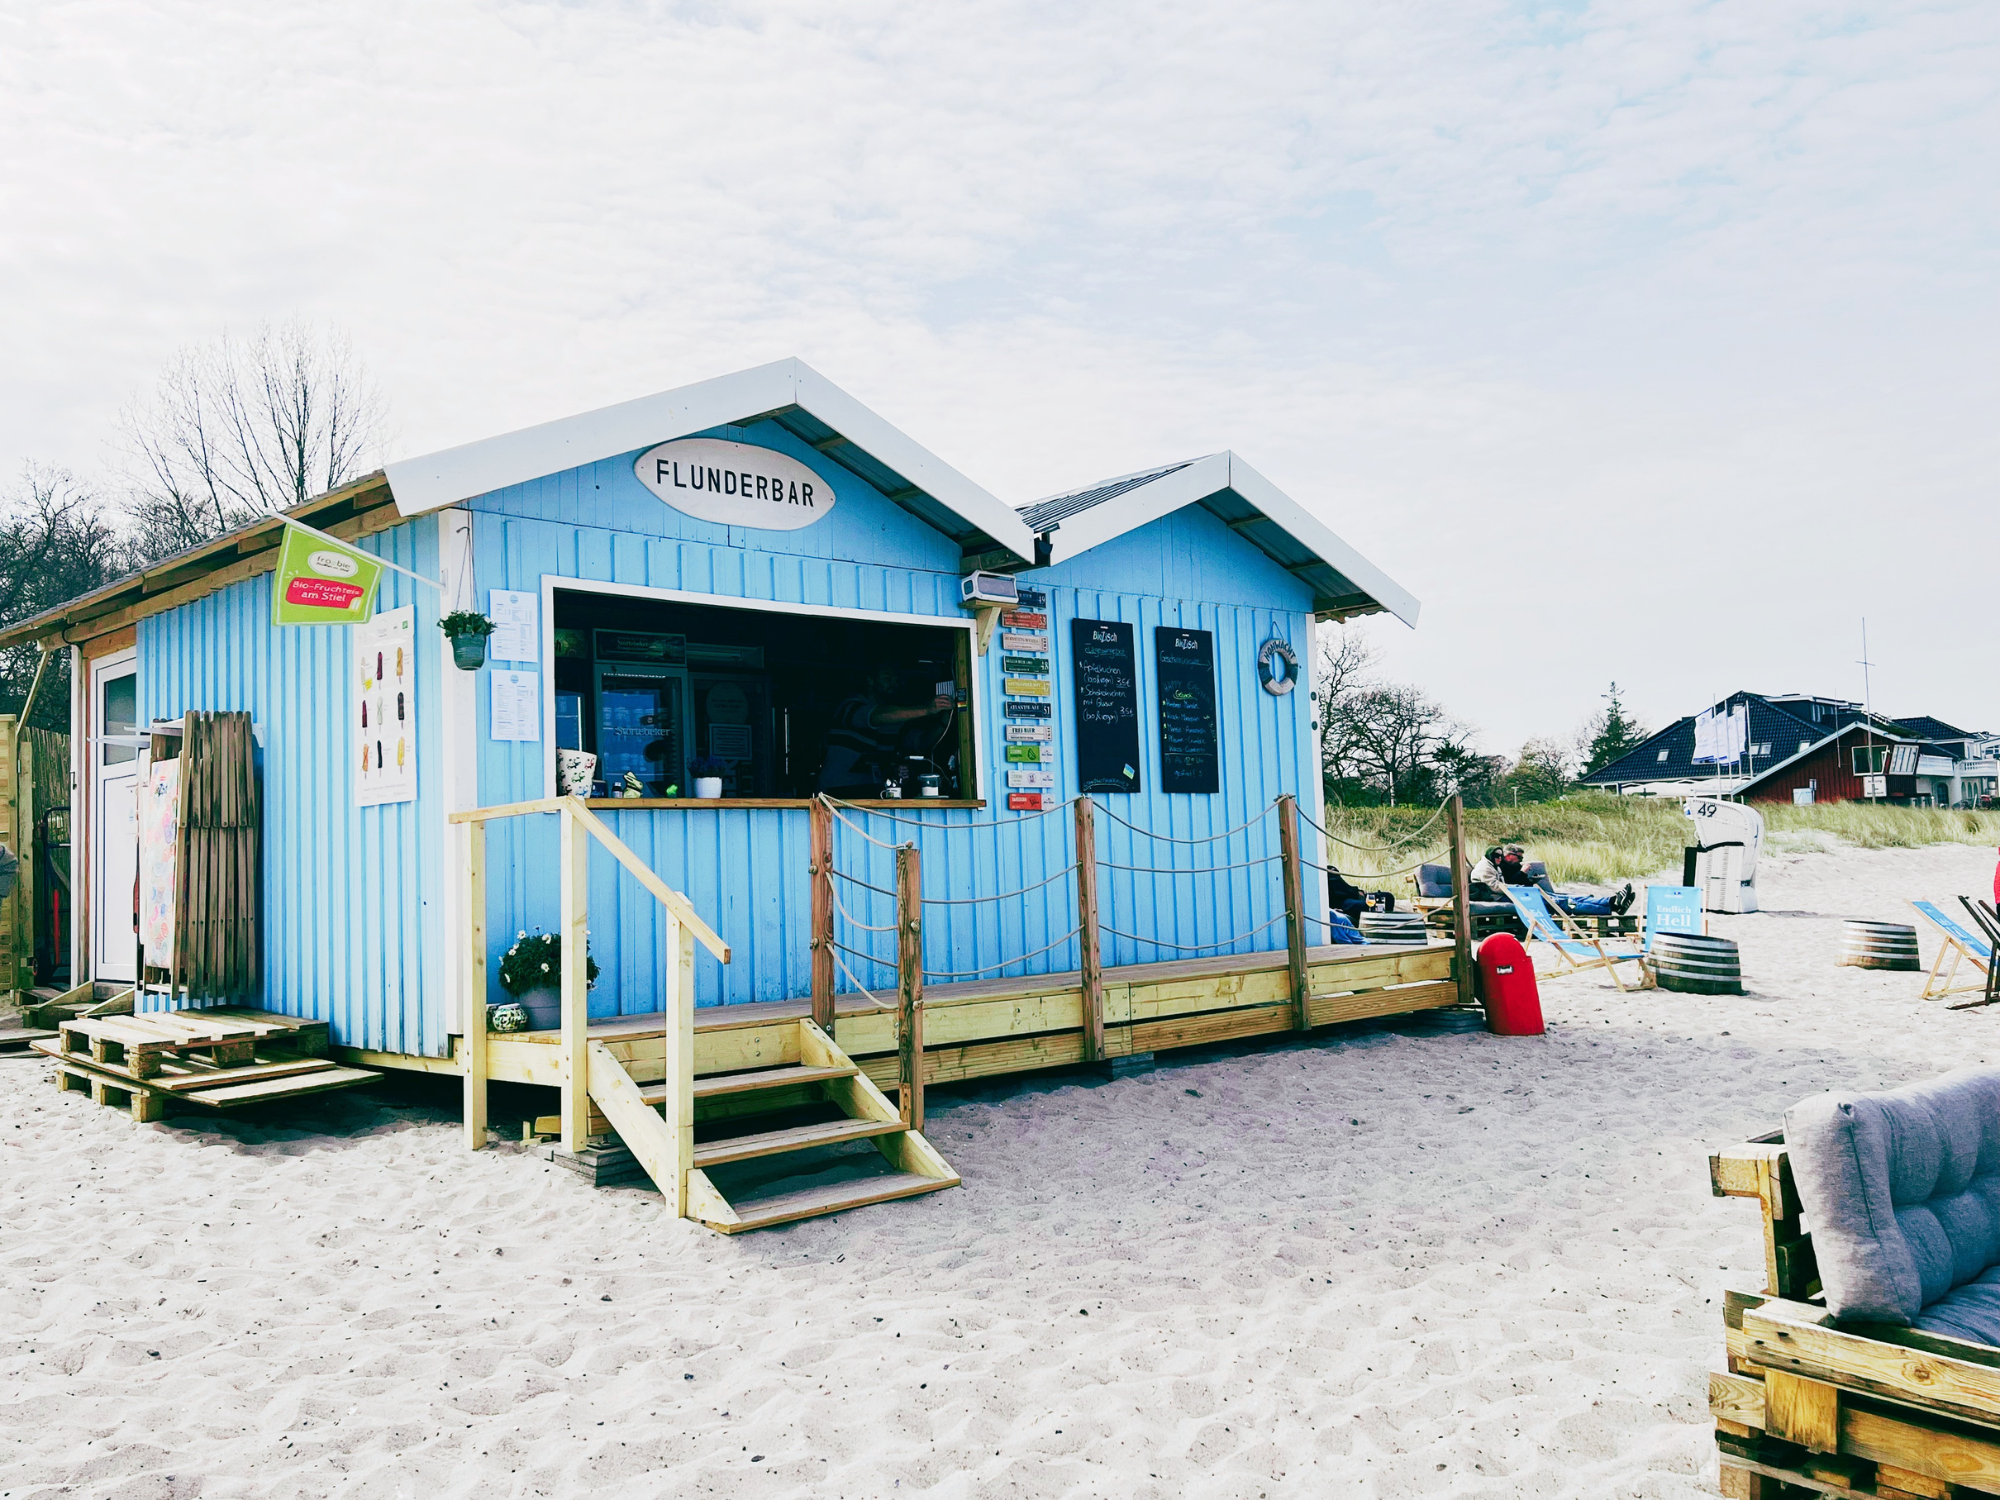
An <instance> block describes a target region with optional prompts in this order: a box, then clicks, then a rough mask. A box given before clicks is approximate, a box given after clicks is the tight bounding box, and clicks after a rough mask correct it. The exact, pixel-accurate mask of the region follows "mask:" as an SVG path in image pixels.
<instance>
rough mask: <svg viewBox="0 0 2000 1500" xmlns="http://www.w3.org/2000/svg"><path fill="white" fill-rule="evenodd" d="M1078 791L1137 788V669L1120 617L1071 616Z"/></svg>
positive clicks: (1127, 628)
mask: <svg viewBox="0 0 2000 1500" xmlns="http://www.w3.org/2000/svg"><path fill="white" fill-rule="evenodd" d="M1069 645H1070V670H1071V676H1072V678H1073V680H1074V681H1075V684H1076V777H1077V790H1078V791H1079V792H1085V793H1094V792H1136V791H1138V790H1139V669H1138V664H1137V662H1136V661H1135V660H1134V658H1133V654H1132V627H1131V626H1130V625H1127V624H1126V623H1124V622H1123V621H1122V620H1071V621H1070V623H1069Z"/></svg>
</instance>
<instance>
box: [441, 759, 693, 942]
mask: <svg viewBox="0 0 2000 1500" xmlns="http://www.w3.org/2000/svg"><path fill="white" fill-rule="evenodd" d="M559 812H568V813H571V814H573V815H574V816H575V817H576V820H577V821H578V822H579V823H581V824H582V825H583V826H584V827H585V828H587V829H588V830H590V836H591V837H592V838H594V839H596V840H597V842H598V843H600V844H602V845H603V846H604V848H605V852H606V853H608V854H609V855H610V856H611V857H612V858H613V859H615V860H617V861H618V863H619V864H621V865H623V866H624V867H625V868H626V869H628V870H630V871H631V872H632V875H633V877H634V878H635V879H636V880H637V881H638V882H639V884H641V885H643V886H644V887H645V888H646V889H647V890H648V891H649V892H651V893H652V895H653V898H654V899H655V900H657V901H658V902H659V903H660V904H661V905H662V906H664V907H666V909H667V910H668V911H670V912H672V913H673V914H674V915H675V916H676V917H677V918H679V919H680V921H681V922H682V923H683V924H684V925H685V926H686V927H687V928H688V930H689V931H690V932H692V933H693V934H694V935H695V937H696V938H697V939H699V940H700V943H701V945H702V947H704V948H706V949H707V950H708V951H709V952H710V953H713V954H714V955H715V956H716V957H717V958H718V959H720V960H721V961H722V962H723V963H728V962H729V944H727V943H725V942H723V940H722V939H721V937H720V936H719V935H718V934H717V933H716V931H715V929H714V928H713V927H710V926H709V925H708V923H706V922H704V921H703V920H702V919H701V913H699V912H697V911H696V910H695V909H694V907H693V906H692V905H691V904H690V903H689V901H688V899H687V897H685V896H683V895H682V894H681V893H680V892H679V891H677V890H675V889H674V888H673V887H672V886H670V885H668V884H667V883H666V882H665V881H664V880H662V879H660V877H659V876H658V875H656V874H654V873H653V871H652V869H651V868H650V867H649V866H648V865H647V864H646V862H645V861H644V860H642V859H641V858H639V856H638V855H636V854H634V853H633V852H632V851H631V850H630V849H628V848H627V847H626V846H625V841H624V840H623V839H621V838H619V837H618V835H617V834H615V833H613V832H612V831H611V830H610V829H609V828H607V827H606V826H605V824H604V820H603V819H602V818H600V817H598V816H597V814H596V813H594V812H592V811H591V810H590V809H589V808H588V807H586V806H584V803H583V799H582V798H581V797H537V798H536V799H535V800H534V801H532V802H507V803H503V804H502V805H500V806H498V807H469V808H467V809H466V810H465V811H464V812H455V813H452V814H451V815H450V817H449V819H448V821H450V822H453V823H489V822H491V821H492V820H493V819H495V818H520V817H526V816H528V815H529V814H532V813H559Z"/></svg>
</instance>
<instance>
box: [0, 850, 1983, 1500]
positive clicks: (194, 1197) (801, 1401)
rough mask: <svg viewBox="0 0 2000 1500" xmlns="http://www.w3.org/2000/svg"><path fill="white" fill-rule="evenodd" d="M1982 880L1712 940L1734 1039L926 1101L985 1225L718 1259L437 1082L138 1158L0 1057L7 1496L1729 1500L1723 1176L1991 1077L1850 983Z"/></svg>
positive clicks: (1677, 1007)
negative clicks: (1942, 903)
mask: <svg viewBox="0 0 2000 1500" xmlns="http://www.w3.org/2000/svg"><path fill="white" fill-rule="evenodd" d="M1992 870H1993V854H1992V851H1990V850H1980V849H1975V848H1962V847H1941V848H1935V849H1927V850H1917V851H1908V850H1901V851H1886V852H1879V853H1866V852H1849V853H1845V854H1841V855H1838V856H1828V855H1810V856H1791V857H1784V856H1780V857H1775V858H1772V859H1770V860H1768V861H1767V864H1766V867H1765V870H1764V877H1763V881H1762V887H1763V899H1764V904H1765V906H1766V907H1767V908H1768V909H1767V911H1766V912H1765V913H1763V914H1761V915H1758V916H1753V917H1743V918H1717V919H1715V920H1716V926H1715V929H1714V930H1716V931H1718V932H1720V933H1722V934H1724V935H1727V936H1733V937H1736V938H1738V939H1739V940H1740V942H1741V944H1742V948H1743V955H1744V968H1745V972H1746V975H1747V977H1748V981H1749V985H1750V988H1751V990H1752V993H1751V994H1750V995H1749V996H1748V997H1746V998H1741V999H1735V998H1730V999H1698V998H1694V997H1689V996H1679V995H1669V994H1662V993H1658V992H1654V993H1648V994H1640V995H1633V996H1630V997H1626V996H1621V995H1619V994H1617V993H1616V992H1615V991H1613V990H1612V989H1610V988H1609V987H1608V986H1607V985H1605V984H1603V983H1602V982H1600V981H1599V980H1596V979H1594V978H1581V977H1573V978H1567V979H1561V980H1556V981H1552V982H1549V983H1548V984H1546V985H1545V986H1544V990H1543V998H1544V1004H1545V1006H1546V1007H1547V1010H1548V1013H1549V1019H1550V1023H1551V1024H1550V1031H1549V1034H1548V1035H1547V1036H1546V1037H1543V1038H1539V1039H1500V1038H1494V1037H1489V1036H1486V1035H1483V1034H1475V1035H1444V1036H1431V1035H1418V1034H1414V1033H1413V1034H1401V1033H1399V1032H1397V1031H1394V1030H1390V1029H1381V1028H1373V1029H1368V1028H1364V1029H1353V1030H1348V1031H1345V1032H1341V1033H1336V1034H1332V1035H1327V1036H1325V1037H1323V1038H1321V1037H1316V1038H1315V1039H1313V1040H1312V1041H1311V1042H1309V1043H1306V1044H1303V1045H1279V1046H1271V1047H1264V1048H1257V1049H1237V1050H1231V1051H1210V1052H1206V1053H1202V1054H1195V1055H1186V1054H1183V1055H1181V1057H1179V1058H1178V1059H1177V1060H1174V1061H1171V1062H1169V1063H1168V1064H1167V1065H1165V1066H1162V1067H1161V1068H1160V1069H1159V1070H1158V1071H1157V1072H1156V1073H1153V1074H1151V1075H1149V1076H1141V1077H1134V1078H1128V1079H1124V1080H1121V1081H1118V1082H1115V1083H1104V1084H1092V1083H1088V1082H1082V1081H1079V1080H1078V1079H1077V1078H1075V1077H1073V1076H1050V1077H1046V1078H1043V1079H1040V1080H1034V1081H1025V1082H1016V1083H1013V1084H1010V1085H1008V1086H1005V1087H1000V1086H994V1087H981V1088H972V1089H957V1090H946V1089H940V1090H936V1091H934V1092H933V1094H932V1095H931V1111H932V1127H931V1136H932V1139H933V1140H934V1141H935V1142H936V1143H937V1144H938V1145H939V1147H940V1148H941V1149H942V1150H944V1151H945V1153H946V1154H947V1155H948V1156H949V1157H950V1159H951V1160H952V1162H953V1163H954V1164H955V1165H956V1166H957V1167H958V1169H959V1171H960V1172H961V1173H963V1174H964V1177H965V1181H966V1186H965V1187H964V1188H962V1189H959V1190H956V1191H952V1192H947V1193H941V1194H937V1195H935V1196H932V1197H928V1198H923V1199H918V1200H915V1201H913V1202H909V1203H903V1204H889V1205H883V1206H880V1207H876V1208H871V1209H866V1210H862V1211H859V1212H856V1213H851V1214H848V1215H845V1216H842V1217H840V1218H836V1219H833V1220H821V1221H817V1222H813V1223H808V1224H805V1225H801V1226H796V1227H793V1228H791V1229H788V1230H775V1231H768V1232H765V1233H762V1234H753V1235H745V1236H742V1237H739V1238H736V1239H726V1238H724V1237H722V1236H719V1235H715V1234H711V1233H709V1232H708V1231H706V1230H702V1229H699V1228H695V1227H693V1226H690V1225H685V1224H677V1223H673V1222H669V1221H667V1220H664V1219H663V1218H662V1217H661V1215H660V1210H659V1201H658V1199H657V1197H655V1196H654V1195H652V1194H649V1193H642V1192H639V1191H636V1190H617V1191H594V1190H592V1189H589V1188H587V1187H584V1186H583V1185H581V1183H580V1182H579V1181H578V1179H576V1178H574V1177H572V1176H570V1175H569V1174H567V1173H565V1172H562V1171H560V1170H559V1169H556V1168H553V1167H550V1166H548V1165H547V1164H545V1163H542V1162H539V1161H536V1160H534V1159H533V1158H532V1157H531V1156H529V1155H527V1154H526V1153H525V1152H523V1151H520V1150H518V1149H506V1150H494V1151H489V1152H485V1153H481V1154H478V1155H473V1154H469V1153H466V1152H464V1151H462V1150H460V1149H459V1147H458V1138H457V1134H456V1130H455V1126H454V1123H453V1118H452V1116H451V1114H450V1113H449V1110H450V1106H451V1096H450V1094H449V1093H429V1094H427V1093H425V1092H424V1090H423V1087H422V1086H421V1085H418V1084H403V1085H399V1086H396V1087H393V1088H391V1089H388V1090H384V1091H378V1095H379V1097H377V1098H376V1099H372V1100H371V1099H369V1098H367V1097H365V1096H362V1095H352V1096H345V1097H341V1098H335V1099H332V1100H329V1101H327V1102H324V1103H322V1104H320V1105H318V1106H316V1107H313V1108H312V1109H311V1110H310V1112H309V1113H304V1114H299V1115H295V1116H294V1117H293V1118H292V1120H291V1123H290V1124H289V1125H287V1126H282V1127H281V1126H278V1125H274V1124H263V1125H258V1124H250V1123H242V1122H238V1123H232V1124H230V1125H227V1126H221V1127H218V1126H215V1125H212V1124H207V1125H205V1124H204V1122H202V1121H199V1120H188V1119H176V1120H174V1121H172V1122H168V1123H166V1124H160V1125H146V1126H135V1125H133V1124H132V1122H131V1121H130V1120H129V1119H128V1118H126V1117H124V1116H123V1115H121V1114H118V1113H116V1112H113V1111H111V1110H107V1109H101V1108H98V1107H96V1106H94V1105H92V1104H91V1103H90V1102H89V1101H88V1100H87V1099H83V1098H81V1097H79V1096H76V1095H59V1094H58V1093H57V1092H56V1091H55V1089H54V1088H53V1087H52V1086H51V1085H50V1084H49V1083H48V1082H47V1081H46V1078H45V1074H46V1071H47V1069H46V1064H44V1063H42V1062H40V1061H39V1060H29V1059H23V1058H18V1057H15V1058H7V1059H4V1060H0V1495H4V1496H5V1497H6V1500H25V1497H31V1496H32V1497H43V1496H51V1497H52V1496H58V1495H60V1496H114V1497H132V1500H138V1497H148V1500H166V1497H174V1500H185V1497H193V1496H204V1497H214V1500H220V1497H237V1496H242V1497H252V1496H254V1497H259V1500H265V1497H272V1500H275V1497H292V1496H299V1497H305V1496H325V1495H343V1496H345V1495H352V1496H371V1497H372V1496H417V1497H423V1500H443V1497H447V1496H454V1497H455V1496H474V1495H477V1496H528V1495H560V1496H575V1495H585V1494H594V1493H606V1494H609V1493H614V1492H615V1493H616V1494H618V1495H620V1496H631V1497H650V1496H684V1495H711V1494H713V1495H725V1496H736V1495H746V1496H760V1497H764V1496H779V1495H793V1494H810V1495H827V1496H834V1495H839V1496H877V1495H902V1494H934V1495H939V1496H951V1497H961V1496H965V1497H970V1496H981V1497H984V1496H995V1497H998V1496H1045V1495H1064V1496H1069V1495H1076V1496H1083V1495H1106V1496H1113V1495H1116V1496H1169V1495H1172V1496H1179V1495H1200V1496H1205V1497H1206V1496H1218V1497H1221V1496H1227V1497H1236V1496H1241V1497H1246V1500H1266V1497H1274V1496H1279V1495H1315V1496H1317V1495H1331V1494H1339V1495H1343V1496H1367V1497H1375V1496H1381V1497H1389V1496H1404V1495H1454V1496H1482V1497H1487V1496H1490V1497H1500V1496H1521V1497H1526V1496H1552V1495H1576V1496H1584V1495H1588V1496H1593V1497H1605V1496H1645V1497H1679V1496H1692V1495H1702V1494H1712V1493H1714V1476H1715V1459H1714V1448H1713V1445H1712V1440H1711V1437H1710V1429H1709V1425H1708V1419H1707V1412H1706V1407H1705V1401H1706V1394H1705V1380H1704V1377H1705V1373H1706V1371H1708V1370H1709V1369H1710V1368H1711V1367H1714V1366H1716V1365H1718V1364H1719V1362H1720V1359H1721V1342H1722V1341H1721V1316H1720V1300H1719V1299H1720V1294H1721V1288H1722V1287H1723V1286H1724V1285H1726V1284H1739V1285H1744V1286H1755V1285H1756V1284H1757V1282H1758V1279H1759V1277H1758V1269H1757V1267H1758V1259H1759V1256H1758V1249H1757V1238H1756V1230H1755V1222H1754V1213H1753V1210H1752V1209H1751V1208H1750V1207H1749V1206H1748V1205H1746V1204H1743V1203H1741V1202H1738V1201H1735V1200H1718V1199H1714V1198H1711V1197H1710V1196H1709V1192H1708V1183H1707V1175H1706V1174H1707V1167H1706V1160H1705V1154H1706V1152H1707V1151H1708V1150H1709V1149H1710V1148H1711V1147H1713V1146H1716V1145H1719V1144H1725V1143H1728V1142H1730V1141H1733V1140H1736V1139H1739V1138H1741V1137H1742V1136H1743V1135H1745V1134H1746V1133H1751V1132H1755V1131H1758V1130H1761V1129H1765V1128H1768V1127H1770V1126H1772V1125H1774V1124H1775V1123H1777V1121H1778V1119H1779V1116H1780V1115H1781V1113H1782V1111H1783V1110H1784V1108H1785V1106H1786V1105H1787V1104H1789V1103H1791V1102H1793V1101H1795V1100H1796V1099H1798V1098H1799V1097H1800V1096H1802V1095H1804V1094H1806V1093H1809V1092H1812V1091H1814V1090H1818V1089H1822V1088H1826V1087H1830V1086H1846V1087H1873V1086H1878V1085H1885V1084H1891V1083H1896V1082H1901V1081H1904V1080H1907V1079H1912V1078H1917V1077H1922V1076H1925V1075H1928V1074H1931V1073H1934V1072H1937V1071H1939V1070H1941V1069H1943V1068H1946V1067H1949V1066H1954V1065H1957V1064H1960V1063H1966V1062H1973V1061H1981V1060H1985V1059H1988V1058H1993V1057H1996V1056H2000V1041H1997V1040H1996V1039H2000V1014H1986V1013H1982V1012H1979V1011H1958V1012H1953V1011H1947V1010H1945V1009H1944V1008H1943V1007H1942V1006H1941V1005H1939V1004H1936V1003H1931V1004H1926V1003H1924V1002H1920V1001H1919V1000H1917V999H1916V994H1917V990H1918V987H1919V984H1920V979H1919V978H1918V976H1914V975H1908V974H1889V975H1885V974H1872V973H1866V972H1862V971H1859V970H1852V969H1842V968H1837V967H1835V966H1834V964H1833V955H1834V949H1835V944H1836V941H1837V938H1836V928H1837V923H1838V919H1839V918H1841V917H1844V916H1873V917H1880V918H1884V919H1893V920H1902V919H1904V918H1905V915H1906V909H1905V908H1904V907H1903V904H1902V903H1903V900H1904V898H1905V897H1907V896H1911V895H1919V894H1930V895H1951V894H1954V893H1957V892H1961V891H1963V892H1968V893H1971V892H1983V891H1986V890H1988V889H1989V888H1990V884H1991V880H1992ZM1931 952H1932V949H1931V946H1930V944H1929V942H1928V940H1926V944H1925V956H1926V958H1927V959H1928V957H1929V956H1930V953H1931Z"/></svg>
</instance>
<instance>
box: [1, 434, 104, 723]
mask: <svg viewBox="0 0 2000 1500" xmlns="http://www.w3.org/2000/svg"><path fill="white" fill-rule="evenodd" d="M126 564H127V557H126V549H125V546H124V543H123V542H122V541H121V540H120V538H119V536H118V533H117V531H116V529H115V528H114V526H113V524H112V517H111V512H110V511H109V509H108V508H107V507H106V506H105V505H104V503H103V502H102V501H101V500H100V499H99V498H98V497H97V495H96V493H95V492H94V491H93V490H91V488H90V487H89V486H88V485H86V484H84V483H83V482H81V481H80V480H78V479H77V477H76V476H75V475H74V474H71V473H70V472H69V471H68V470H66V469H56V468H48V467H45V466H42V465H38V464H29V465H27V466H26V467H25V468H24V469H23V470H22V471H21V477H20V479H19V481H18V482H17V483H15V484H14V485H12V486H9V487H8V488H7V489H5V490H4V491H0V625H12V624H14V623H16V622H17V621H21V620H25V619H27V618H28V617H29V616H30V615H37V614H40V613H41V612H42V611H43V610H45V609H52V608H54V607H55V606H56V605H58V604H62V603H65V602H67V601H68V600H71V599H74V598H75V597H76V596H77V595H78V594H86V593H88V592H90V590H92V589H94V588H98V587H100V586H102V585H104V584H107V583H109V582H111V580H112V579H114V578H117V577H118V576H120V575H121V574H122V573H123V572H124V571H125V569H126ZM39 659H40V652H39V651H37V650H36V648H35V647H33V646H16V647H15V648H14V649H13V650H11V651H4V652H0V713H9V714H17V713H19V712H20V711H21V705H22V703H23V701H24V700H25V699H26V698H27V696H28V687H29V684H31V683H32V682H33V681H34V677H35V667H36V663H37V662H38V660H39ZM33 722H34V723H36V724H39V725H40V726H42V727H43V728H45V729H67V728H69V653H68V652H67V651H64V650H60V649H58V650H57V651H56V652H55V654H54V655H53V656H52V657H51V658H50V659H49V664H48V668H47V671H46V673H45V674H44V676H43V678H42V685H41V688H40V689H39V691H37V693H36V695H35V712H34V719H33Z"/></svg>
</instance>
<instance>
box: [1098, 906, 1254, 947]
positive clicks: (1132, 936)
mask: <svg viewBox="0 0 2000 1500" xmlns="http://www.w3.org/2000/svg"><path fill="white" fill-rule="evenodd" d="M1290 915H1291V913H1289V912H1282V911H1281V912H1279V913H1278V914H1277V915H1276V916H1275V917H1273V918H1271V920H1270V921H1268V922H1266V923H1264V924H1263V926H1261V927H1253V928H1251V929H1250V930H1249V931H1248V932H1239V933H1237V934H1236V935H1235V936H1234V937H1226V938H1220V939H1218V940H1217V941H1215V942H1213V943H1170V942H1168V941H1167V940H1166V939H1165V938H1159V937H1140V936H1139V935H1138V934H1137V933H1136V932H1120V931H1119V930H1118V929H1117V928H1116V927H1107V926H1105V925H1104V924H1103V923H1102V922H1100V923H1098V930H1099V931H1100V932H1108V933H1110V934H1111V935H1112V936H1113V937H1122V938H1126V939H1129V940H1130V941H1132V942H1135V943H1151V944H1152V945H1153V946H1154V947H1156V948H1174V949H1177V950H1179V951H1180V952H1182V953H1205V952H1206V951H1208V950H1209V949H1210V948H1227V947H1229V946H1231V945H1232V944H1235V943H1242V942H1248V941H1249V940H1250V939H1251V938H1253V937H1255V936H1257V934H1258V933H1260V932H1263V931H1264V930H1265V929H1266V928H1269V927H1275V926H1276V925H1277V924H1278V923H1280V922H1282V921H1284V920H1285V919H1286V918H1287V917H1288V916H1290Z"/></svg>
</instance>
